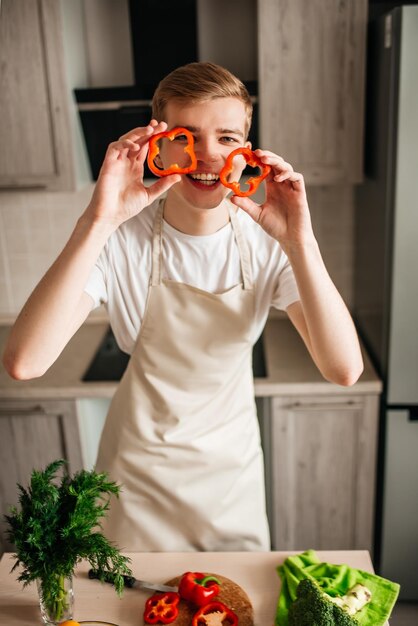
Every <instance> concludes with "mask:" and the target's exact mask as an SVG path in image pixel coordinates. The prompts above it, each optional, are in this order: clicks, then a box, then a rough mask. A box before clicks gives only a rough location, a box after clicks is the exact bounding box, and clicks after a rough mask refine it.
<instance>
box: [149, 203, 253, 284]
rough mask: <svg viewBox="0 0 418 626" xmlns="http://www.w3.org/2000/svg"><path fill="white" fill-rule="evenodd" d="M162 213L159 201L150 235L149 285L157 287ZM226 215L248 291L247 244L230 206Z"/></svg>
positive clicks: (250, 277)
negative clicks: (150, 265)
mask: <svg viewBox="0 0 418 626" xmlns="http://www.w3.org/2000/svg"><path fill="white" fill-rule="evenodd" d="M163 212H164V200H163V199H162V200H160V202H159V204H158V209H157V212H156V215H155V220H154V227H153V233H152V272H151V285H153V286H155V285H159V284H160V283H161V273H162V267H161V266H162V245H163ZM228 213H229V217H230V219H231V226H232V230H233V231H234V236H235V241H236V242H237V246H238V252H239V257H240V263H241V273H242V280H243V283H244V289H245V290H250V289H252V287H253V280H252V270H251V262H250V252H249V250H248V245H247V242H246V241H245V239H244V236H243V234H242V231H241V228H240V225H239V222H238V217H237V214H236V213H235V211H234V209H233V208H232V207H231V206H228Z"/></svg>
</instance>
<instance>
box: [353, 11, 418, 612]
mask: <svg viewBox="0 0 418 626" xmlns="http://www.w3.org/2000/svg"><path fill="white" fill-rule="evenodd" d="M365 128H366V137H365V180H364V183H363V184H361V185H359V186H358V187H357V188H356V191H355V193H356V209H355V210H356V216H355V281H354V311H353V312H354V317H355V321H356V323H357V326H358V330H359V333H360V335H361V337H362V339H363V341H364V343H365V345H366V347H367V349H368V351H369V353H370V356H371V358H372V360H373V363H374V365H375V367H376V369H377V371H378V373H379V374H380V376H381V378H382V380H383V389H384V391H383V394H382V400H381V413H380V434H379V454H378V471H377V476H378V483H377V501H376V524H375V528H376V533H375V553H374V561H375V566H376V569H377V571H378V572H379V573H380V574H381V575H382V576H385V577H387V578H390V579H391V580H394V581H397V582H399V583H400V584H401V595H400V598H402V599H404V600H415V601H416V600H418V5H410V4H408V5H403V6H398V7H397V8H395V9H393V10H390V11H389V12H387V13H385V14H382V15H380V16H379V17H377V18H376V19H374V20H372V21H371V22H370V23H369V32H368V65H367V88H366V124H365Z"/></svg>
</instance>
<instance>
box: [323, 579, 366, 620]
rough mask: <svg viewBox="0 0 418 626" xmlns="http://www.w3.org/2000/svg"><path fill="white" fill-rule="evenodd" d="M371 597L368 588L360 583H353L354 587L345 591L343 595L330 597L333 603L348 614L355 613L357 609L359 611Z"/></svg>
mask: <svg viewBox="0 0 418 626" xmlns="http://www.w3.org/2000/svg"><path fill="white" fill-rule="evenodd" d="M371 599H372V593H371V591H370V589H368V588H367V587H365V586H364V585H360V584H357V585H354V587H352V588H351V589H349V590H348V591H347V593H346V594H345V596H336V597H332V598H331V600H332V602H334V604H337V605H338V606H340V607H341V608H342V609H344V611H347V613H348V614H349V615H355V614H356V613H358V611H361V609H362V608H363V607H364V606H366V604H367V603H368V602H370V600H371Z"/></svg>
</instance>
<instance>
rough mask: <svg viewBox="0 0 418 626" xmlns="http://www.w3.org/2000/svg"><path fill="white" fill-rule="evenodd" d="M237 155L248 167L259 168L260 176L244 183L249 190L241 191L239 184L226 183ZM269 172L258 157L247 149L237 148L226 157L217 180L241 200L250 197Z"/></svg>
mask: <svg viewBox="0 0 418 626" xmlns="http://www.w3.org/2000/svg"><path fill="white" fill-rule="evenodd" d="M239 155H241V156H243V157H244V159H245V160H246V162H247V163H248V165H251V167H259V168H260V169H261V174H260V175H259V176H252V177H251V178H249V179H248V181H247V182H246V184H247V185H249V189H248V190H247V191H241V189H240V186H239V182H236V181H232V182H229V181H228V176H229V174H230V173H231V172H232V169H233V163H232V162H233V160H234V158H235V157H236V156H239ZM270 170H271V167H270V165H266V164H265V163H263V162H262V161H261V160H260V159H259V158H258V156H257V155H256V154H254V152H253V151H252V150H250V149H249V148H237V149H236V150H233V151H232V152H231V153H230V154H229V155H228V157H227V159H226V161H225V165H224V166H223V168H222V169H221V171H220V173H219V178H220V180H221V183H222V184H223V185H224V186H225V187H228V188H229V189H232V191H233V192H234V194H235V195H236V196H240V197H241V198H244V197H246V196H251V195H252V194H253V193H254V192H255V191H257V189H258V186H259V184H260V183H261V181H262V180H264V179H265V178H266V176H267V175H268V173H269V172H270Z"/></svg>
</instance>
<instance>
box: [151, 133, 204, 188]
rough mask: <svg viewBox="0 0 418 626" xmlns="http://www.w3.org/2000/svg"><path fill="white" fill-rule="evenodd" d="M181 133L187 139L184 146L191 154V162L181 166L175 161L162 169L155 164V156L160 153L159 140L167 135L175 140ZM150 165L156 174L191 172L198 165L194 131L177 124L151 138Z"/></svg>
mask: <svg viewBox="0 0 418 626" xmlns="http://www.w3.org/2000/svg"><path fill="white" fill-rule="evenodd" d="M179 135H184V136H185V137H186V139H187V145H186V146H185V148H184V152H186V154H188V155H189V157H190V159H191V162H190V165H188V166H187V167H180V166H179V165H178V163H173V165H170V167H168V168H167V169H165V170H164V169H160V168H158V167H157V166H156V165H155V157H156V156H158V155H159V154H160V147H159V145H158V142H159V141H160V139H163V138H164V137H167V139H169V140H170V141H173V140H174V139H175V138H176V137H178V136H179ZM147 161H148V167H149V168H150V170H151V172H153V173H154V174H155V175H156V176H169V175H170V174H188V173H189V172H193V170H195V169H196V167H197V158H196V155H195V152H194V139H193V135H192V133H191V132H190V131H189V130H187V128H182V127H181V126H176V128H172V129H171V130H166V131H164V132H162V133H157V134H156V135H153V136H152V137H151V139H150V140H149V148H148V158H147Z"/></svg>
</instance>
